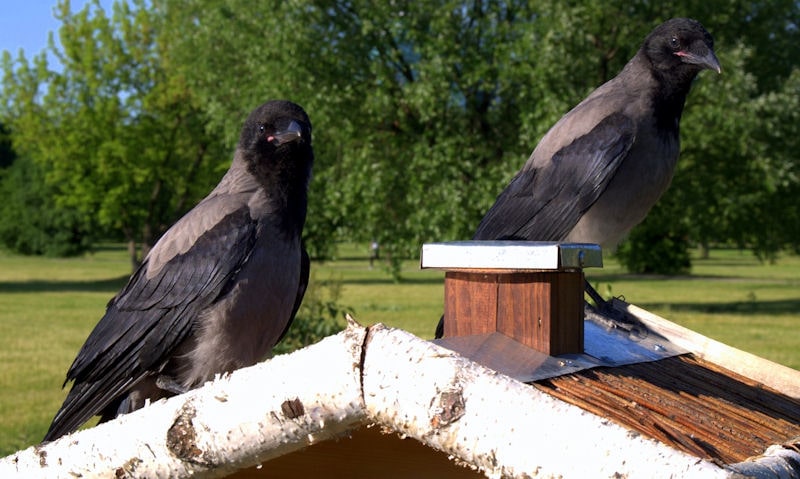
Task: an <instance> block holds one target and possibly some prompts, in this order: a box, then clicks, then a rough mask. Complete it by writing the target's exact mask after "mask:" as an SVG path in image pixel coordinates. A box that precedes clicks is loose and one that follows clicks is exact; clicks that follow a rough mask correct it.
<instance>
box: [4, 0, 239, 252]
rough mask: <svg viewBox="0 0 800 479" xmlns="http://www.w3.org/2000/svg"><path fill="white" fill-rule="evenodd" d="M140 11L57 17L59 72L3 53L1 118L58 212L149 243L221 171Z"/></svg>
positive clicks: (214, 148) (91, 7)
mask: <svg viewBox="0 0 800 479" xmlns="http://www.w3.org/2000/svg"><path fill="white" fill-rule="evenodd" d="M147 6H148V5H146V3H145V2H144V1H135V2H132V4H128V3H126V2H117V3H115V4H114V12H113V16H112V17H108V16H107V15H106V12H105V11H104V10H103V9H102V8H101V7H100V5H99V3H98V2H97V1H94V2H91V3H88V4H87V5H86V6H85V7H84V8H83V9H82V10H81V11H79V12H76V13H72V12H71V11H70V4H69V2H68V1H62V2H59V4H58V6H57V8H56V10H57V15H58V18H59V20H60V21H61V22H62V26H61V28H60V30H59V35H60V40H61V45H63V49H57V48H56V47H55V45H54V42H53V41H52V38H51V42H50V50H51V51H52V52H53V53H54V54H55V55H56V56H57V58H58V60H59V61H60V63H61V65H62V70H60V71H56V70H50V69H49V68H48V65H47V63H46V59H45V56H44V53H42V54H40V55H38V56H37V57H35V58H34V61H33V64H32V65H31V64H29V63H28V62H27V61H26V59H25V58H24V57H20V58H18V59H17V60H16V62H13V61H12V60H11V58H10V56H9V55H8V54H7V53H5V54H4V59H3V69H4V72H5V78H4V88H3V100H4V101H3V104H4V105H5V111H4V112H3V113H4V115H3V116H4V118H6V119H7V120H6V121H8V122H9V125H10V126H11V128H12V131H13V137H12V138H13V140H14V148H15V149H16V150H17V151H18V152H19V153H20V154H24V155H26V156H28V157H30V158H31V159H32V160H33V161H35V162H37V163H39V164H41V165H43V167H44V171H46V178H45V182H46V184H47V185H48V187H50V188H52V189H53V191H54V195H55V198H56V201H57V203H58V204H59V205H62V206H65V207H68V208H70V209H73V210H75V211H78V212H79V213H80V214H81V215H83V216H84V218H86V222H87V223H92V224H93V225H94V227H95V228H97V229H99V230H100V231H116V232H120V233H121V234H122V235H123V236H124V238H125V239H126V240H127V241H128V242H129V244H130V245H131V253H132V260H133V261H134V263H135V262H136V259H137V254H136V249H135V248H134V245H135V244H136V243H139V244H142V245H144V246H145V248H144V250H143V251H142V253H146V250H147V245H150V244H152V243H153V242H154V241H155V240H156V239H157V238H158V236H159V235H160V234H161V233H162V232H163V231H164V230H165V229H166V228H167V227H168V226H170V224H171V223H172V222H173V221H174V220H175V219H177V217H178V216H179V215H180V214H182V213H183V212H185V211H186V209H188V208H189V207H190V206H191V205H192V204H193V202H194V201H195V200H196V199H197V198H198V197H199V196H201V195H202V194H204V193H205V192H207V191H208V190H209V189H210V187H211V186H212V185H213V182H214V180H215V177H218V176H219V174H220V172H219V169H220V168H224V166H226V163H228V162H229V161H230V159H229V158H226V156H227V155H223V154H221V153H220V150H219V147H218V144H219V142H218V141H217V137H216V136H215V135H213V134H209V133H208V132H207V131H206V129H205V119H204V116H203V114H202V112H201V110H200V109H199V108H198V107H197V105H196V104H195V100H194V98H193V96H192V92H191V90H190V89H189V88H188V87H187V85H186V81H185V78H184V77H183V76H181V75H179V74H177V73H176V72H175V71H174V70H173V69H171V68H173V67H172V65H171V63H170V58H169V55H168V51H169V41H170V36H169V35H162V34H159V32H161V31H162V30H161V23H160V22H161V20H160V19H161V18H162V15H160V13H159V12H158V10H156V9H150V8H146V7H147Z"/></svg>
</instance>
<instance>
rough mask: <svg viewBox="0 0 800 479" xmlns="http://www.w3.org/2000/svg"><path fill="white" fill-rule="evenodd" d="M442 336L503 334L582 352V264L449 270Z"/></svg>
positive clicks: (549, 348)
mask: <svg viewBox="0 0 800 479" xmlns="http://www.w3.org/2000/svg"><path fill="white" fill-rule="evenodd" d="M444 284H445V286H444V288H445V293H444V296H445V305H444V337H450V336H467V335H473V334H484V333H493V332H495V331H497V332H500V333H503V334H505V335H506V336H509V337H510V338H512V339H514V340H516V341H519V342H520V343H522V344H524V345H526V346H528V347H530V348H533V349H535V350H537V351H540V352H543V353H545V354H548V355H551V356H555V355H559V354H566V353H582V352H583V284H584V276H583V271H582V270H576V271H542V272H520V273H514V272H508V273H506V272H503V273H497V272H481V271H474V272H472V271H470V272H464V271H447V272H446V273H445V281H444Z"/></svg>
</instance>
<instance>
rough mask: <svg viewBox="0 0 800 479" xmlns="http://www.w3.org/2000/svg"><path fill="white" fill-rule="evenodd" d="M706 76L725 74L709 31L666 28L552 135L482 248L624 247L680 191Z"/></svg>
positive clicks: (685, 22) (520, 176)
mask: <svg viewBox="0 0 800 479" xmlns="http://www.w3.org/2000/svg"><path fill="white" fill-rule="evenodd" d="M703 69H710V70H715V71H716V72H718V73H719V72H721V69H720V65H719V61H718V60H717V57H716V55H715V54H714V40H713V39H712V38H711V35H710V34H709V33H708V32H707V31H706V30H705V28H703V26H702V25H701V24H700V23H699V22H697V21H696V20H692V19H688V18H674V19H672V20H668V21H666V22H664V23H662V24H661V25H659V26H658V27H656V28H655V29H654V30H653V31H652V32H651V33H650V34H649V35H648V36H647V38H645V40H644V43H643V44H642V46H641V48H639V51H638V52H637V53H636V55H634V57H633V58H632V59H631V60H630V61H629V62H628V63H627V65H625V67H624V68H623V69H622V71H621V72H620V73H619V74H618V75H617V76H616V77H614V78H613V79H611V80H609V81H608V82H606V83H605V84H603V85H601V86H600V87H599V88H597V89H596V90H595V91H593V92H592V93H591V94H590V95H589V96H588V97H586V99H584V100H583V101H582V102H580V103H579V104H578V105H577V106H576V107H575V108H573V109H572V110H570V111H569V112H568V113H567V114H566V115H564V116H563V117H562V118H561V119H560V120H559V121H558V122H557V123H556V124H555V125H554V126H553V127H552V128H551V129H550V131H548V132H547V134H545V135H544V137H543V138H542V140H541V141H540V142H539V144H538V145H537V146H536V148H535V149H534V150H533V153H532V154H531V156H530V158H529V159H528V161H527V162H526V163H525V165H524V166H523V167H522V169H521V170H520V171H519V172H518V173H517V175H516V176H515V177H514V178H513V179H512V180H511V183H510V184H509V185H508V187H506V189H505V190H503V192H502V193H500V195H499V196H498V197H497V200H496V202H495V203H494V205H493V206H492V207H491V208H490V209H489V211H488V212H487V213H486V215H485V216H484V217H483V220H481V222H480V225H479V226H478V229H477V231H476V232H475V236H474V237H473V239H477V240H528V241H564V242H575V243H599V244H602V245H607V246H614V245H616V244H617V243H618V242H619V241H620V240H621V239H622V238H623V237H624V236H625V234H626V233H627V232H628V231H629V230H630V229H631V228H633V226H635V225H636V224H638V223H639V222H641V221H642V220H643V219H644V217H645V216H646V215H647V213H648V211H650V208H652V206H653V205H654V204H655V202H656V201H657V200H658V198H659V197H661V195H662V194H663V193H664V191H666V189H667V187H668V186H669V184H670V182H671V181H672V176H673V172H674V170H675V163H676V162H677V160H678V153H679V150H680V147H679V136H678V133H679V122H680V118H681V113H682V112H683V105H684V102H685V101H686V95H687V94H688V93H689V88H690V87H691V85H692V81H693V80H694V78H695V76H696V75H697V74H698V73H699V72H700V71H701V70H703ZM441 326H442V324H441V322H440V328H437V337H440V336H441Z"/></svg>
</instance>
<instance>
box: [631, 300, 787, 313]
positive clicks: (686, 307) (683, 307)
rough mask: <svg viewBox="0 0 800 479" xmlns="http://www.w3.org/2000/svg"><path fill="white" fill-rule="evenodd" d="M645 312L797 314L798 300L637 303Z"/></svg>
mask: <svg viewBox="0 0 800 479" xmlns="http://www.w3.org/2000/svg"><path fill="white" fill-rule="evenodd" d="M637 306H639V307H640V308H644V309H647V310H650V311H652V310H655V309H662V310H663V309H667V310H669V311H675V312H687V313H712V314H713V313H730V314H798V312H800V299H780V300H772V301H762V300H757V299H756V300H753V301H731V302H727V303H673V302H665V303H653V302H650V303H637Z"/></svg>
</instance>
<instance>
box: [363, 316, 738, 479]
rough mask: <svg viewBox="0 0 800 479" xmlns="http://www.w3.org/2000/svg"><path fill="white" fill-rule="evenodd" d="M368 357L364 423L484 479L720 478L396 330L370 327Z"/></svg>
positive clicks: (714, 469) (711, 469)
mask: <svg viewBox="0 0 800 479" xmlns="http://www.w3.org/2000/svg"><path fill="white" fill-rule="evenodd" d="M366 352H367V354H366V357H365V361H364V402H365V404H366V407H367V412H368V415H369V416H370V418H372V419H374V420H376V421H378V422H379V423H380V424H383V425H385V426H387V427H390V428H393V429H395V430H397V431H398V432H400V433H402V434H405V435H408V436H411V437H413V438H416V439H417V440H419V441H422V442H424V443H426V444H428V445H429V446H432V447H434V448H436V449H439V450H441V451H443V452H445V453H447V454H449V455H451V456H453V457H455V458H457V459H459V460H460V461H461V462H463V463H466V464H469V465H472V466H473V467H477V468H479V469H480V470H481V471H482V472H483V473H484V474H486V475H487V476H488V477H564V478H569V477H574V478H586V477H648V478H659V477H665V478H666V477H697V478H701V477H702V478H722V477H728V473H727V472H726V471H725V470H723V469H722V468H720V467H718V466H716V465H714V464H713V463H710V462H707V461H703V460H700V459H698V458H697V457H694V456H690V455H688V454H684V453H682V452H679V451H677V450H675V449H673V448H670V447H668V446H666V445H664V444H662V443H659V442H657V441H655V440H652V439H647V438H644V437H642V436H639V435H638V434H636V433H634V432H632V431H629V430H627V429H625V428H623V427H621V426H618V425H616V424H614V423H611V422H610V421H608V420H607V419H605V418H602V417H598V416H595V415H593V414H590V413H588V412H586V411H583V410H582V409H580V408H578V407H575V406H572V405H570V404H567V403H565V402H563V401H559V400H557V399H555V398H553V397H552V396H550V395H548V394H546V393H544V392H541V391H539V390H537V389H534V388H532V387H530V386H528V385H526V384H524V383H520V382H518V381H516V380H514V379H511V378H509V377H507V376H504V375H501V374H499V373H495V372H493V371H491V370H489V369H487V368H484V367H483V366H480V365H478V364H476V363H473V362H471V361H469V360H467V359H465V358H463V357H461V356H459V355H457V354H455V353H453V352H452V351H449V350H447V349H444V348H441V347H438V346H436V345H434V344H432V343H429V342H423V341H420V340H419V339H418V338H416V337H414V336H413V335H411V334H408V333H405V332H403V331H398V330H392V329H388V328H383V327H378V326H373V327H372V328H370V332H369V334H368V336H367V344H366Z"/></svg>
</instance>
